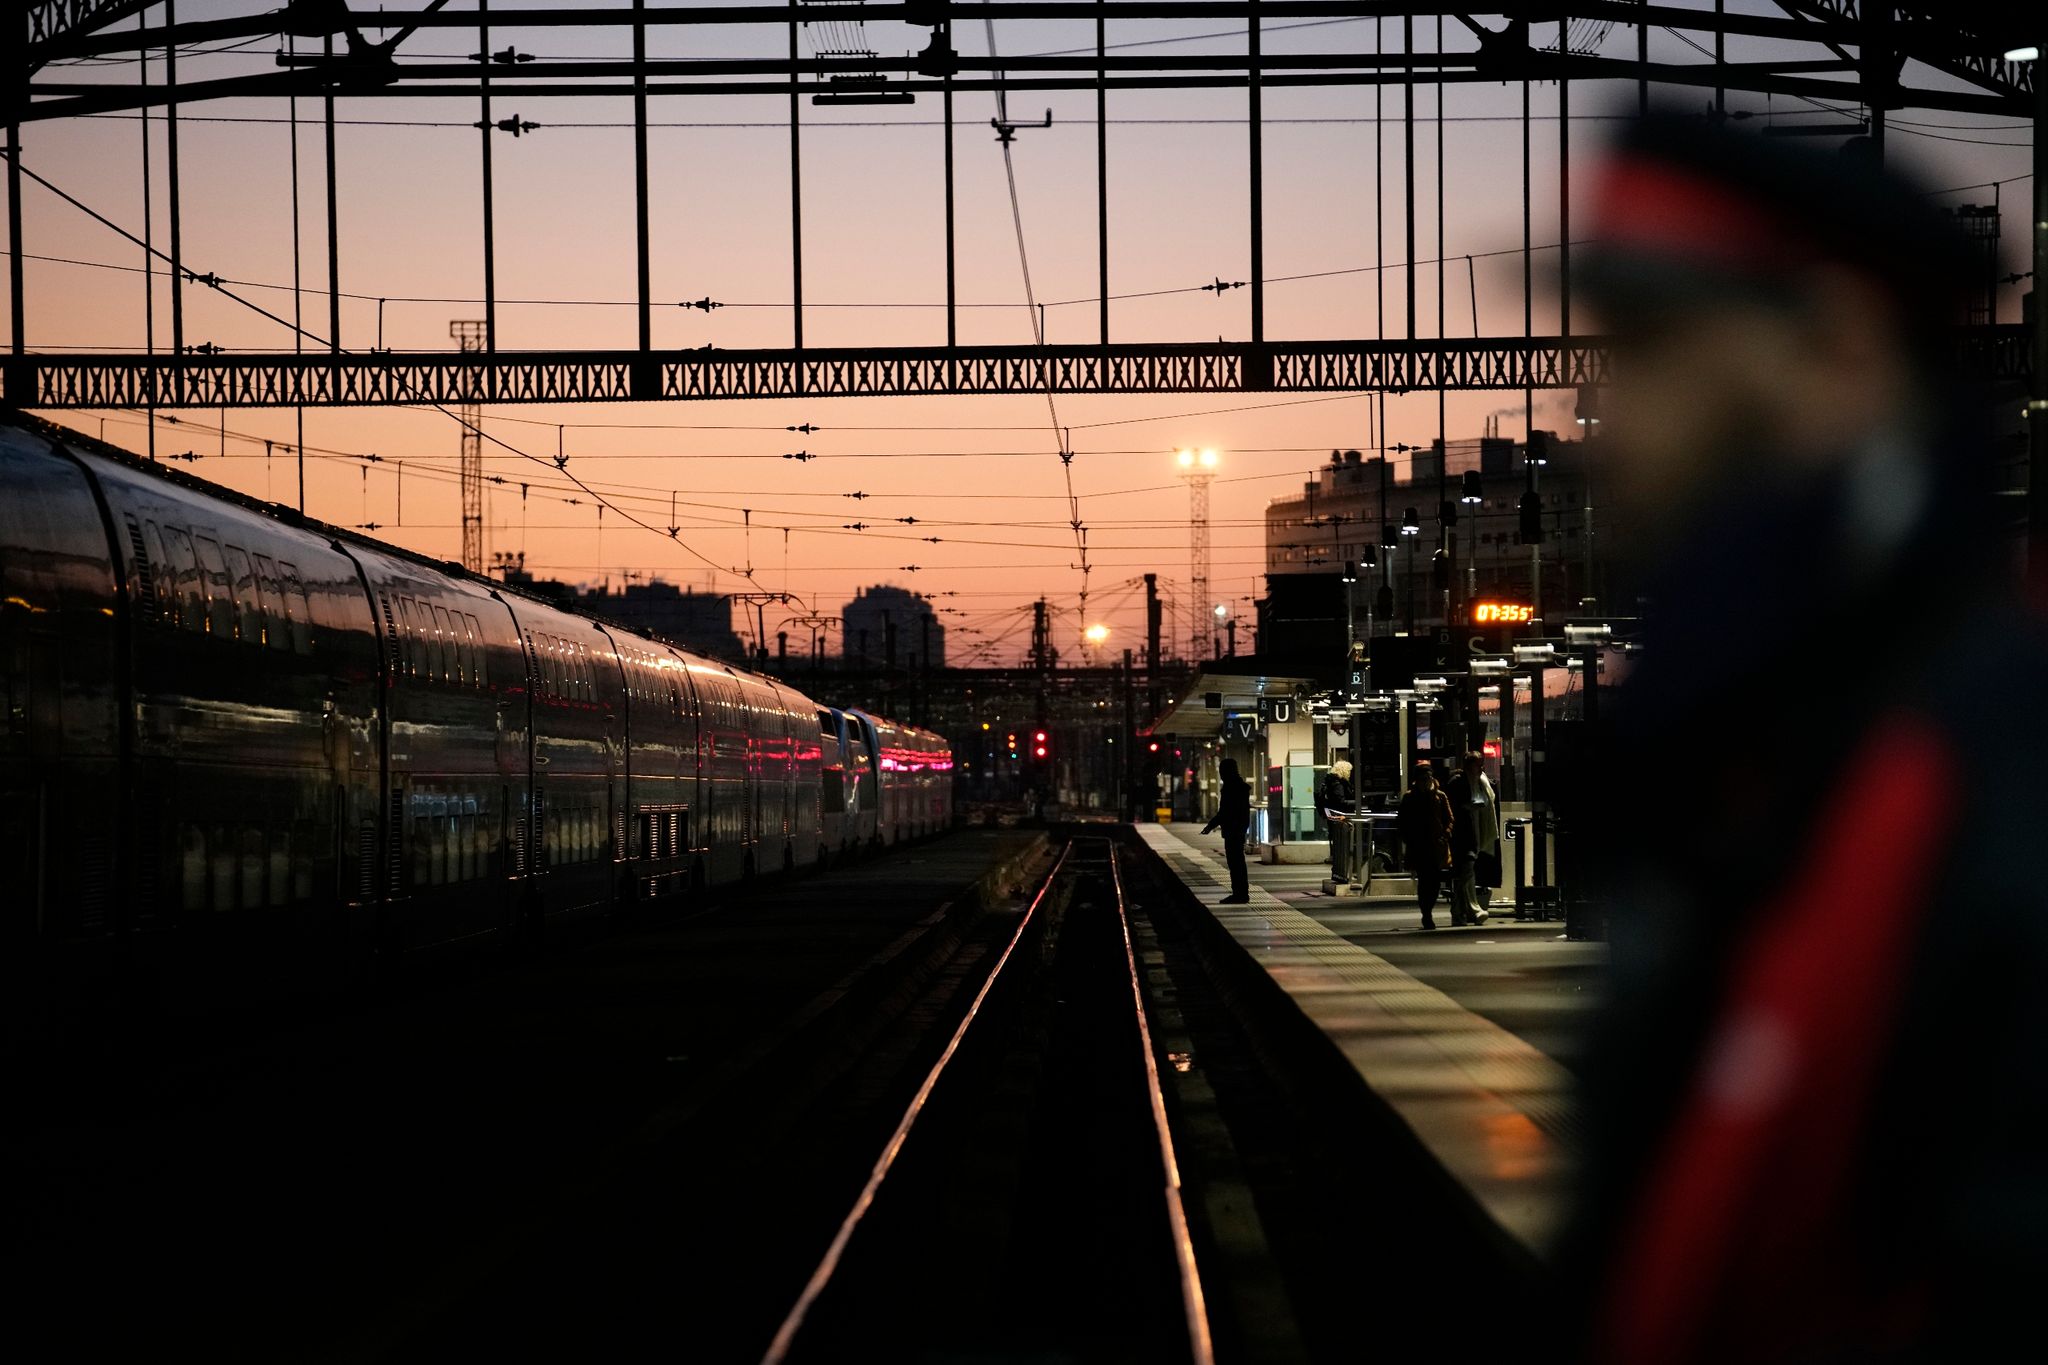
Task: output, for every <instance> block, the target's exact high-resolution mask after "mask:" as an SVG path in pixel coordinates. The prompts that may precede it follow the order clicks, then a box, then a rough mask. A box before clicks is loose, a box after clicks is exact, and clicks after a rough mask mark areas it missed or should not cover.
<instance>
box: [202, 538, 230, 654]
mask: <svg viewBox="0 0 2048 1365" xmlns="http://www.w3.org/2000/svg"><path fill="white" fill-rule="evenodd" d="M192 547H193V549H194V550H196V551H197V552H198V555H199V583H200V587H201V588H202V589H203V590H204V591H205V593H206V633H207V634H208V635H211V636H214V637H215V638H216V639H221V640H232V639H233V638H234V637H235V597H234V592H233V590H232V589H230V588H229V586H228V562H227V560H226V559H224V558H223V557H222V556H221V552H220V542H219V541H216V540H215V539H213V537H211V536H194V537H192Z"/></svg>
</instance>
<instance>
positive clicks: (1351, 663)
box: [1341, 655, 1372, 705]
mask: <svg viewBox="0 0 2048 1365" xmlns="http://www.w3.org/2000/svg"><path fill="white" fill-rule="evenodd" d="M1343 667H1344V672H1343V673H1342V675H1341V676H1342V677H1343V679H1344V686H1343V689H1342V691H1343V694H1344V695H1343V700H1344V701H1346V702H1348V703H1351V704H1353V705H1356V704H1357V703H1359V702H1362V701H1364V700H1365V697H1366V693H1368V692H1370V691H1372V664H1371V663H1370V662H1369V661H1368V660H1365V659H1353V658H1351V657H1349V656H1348V655H1347V656H1346V657H1345V660H1344V665H1343Z"/></svg>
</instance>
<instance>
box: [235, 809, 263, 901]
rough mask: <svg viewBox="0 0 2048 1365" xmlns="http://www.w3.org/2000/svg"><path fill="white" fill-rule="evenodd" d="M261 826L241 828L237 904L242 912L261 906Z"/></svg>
mask: <svg viewBox="0 0 2048 1365" xmlns="http://www.w3.org/2000/svg"><path fill="white" fill-rule="evenodd" d="M264 863H265V855H264V850H263V826H261V825H244V826H242V869H241V870H242V896H241V900H240V901H238V902H237V904H239V905H240V906H241V907H242V908H243V909H244V910H255V909H257V908H259V907H261V906H262V904H263V869H264Z"/></svg>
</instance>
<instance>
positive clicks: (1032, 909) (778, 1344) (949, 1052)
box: [761, 842, 1074, 1365]
mask: <svg viewBox="0 0 2048 1365" xmlns="http://www.w3.org/2000/svg"><path fill="white" fill-rule="evenodd" d="M1073 851H1074V845H1073V844H1072V843H1071V842H1069V843H1068V844H1067V846H1066V847H1065V848H1063V849H1061V850H1060V857H1059V861H1058V862H1056V863H1054V864H1053V867H1052V871H1051V872H1049V873H1047V874H1046V878H1045V884H1044V885H1043V886H1041V887H1039V888H1038V894H1037V895H1036V896H1033V897H1032V898H1031V904H1030V905H1028V906H1026V907H1025V910H1024V913H1023V915H1022V916H1020V917H1019V918H1018V920H1017V932H1016V933H1014V934H1012V935H1011V936H1010V942H1009V944H1008V945H1007V946H1006V947H1004V949H1003V955H1002V956H1001V957H999V958H997V959H996V965H995V966H994V967H993V968H992V969H990V971H989V974H988V976H987V978H986V979H985V980H983V982H982V983H981V989H980V990H978V991H976V992H975V994H974V999H973V1001H972V1002H971V1003H970V1004H969V1005H968V1006H967V1013H966V1015H965V1016H964V1017H963V1018H962V1019H961V1020H960V1024H959V1026H958V1027H957V1028H955V1029H954V1030H953V1036H952V1038H951V1039H950V1040H948V1042H947V1043H946V1050H945V1051H944V1052H942V1053H940V1054H939V1059H938V1060H937V1061H935V1062H933V1063H932V1069H931V1071H930V1072H928V1073H927V1074H926V1076H925V1078H924V1084H922V1085H920V1086H918V1088H917V1093H916V1094H915V1095H913V1096H912V1097H911V1100H910V1107H909V1108H907V1109H905V1110H904V1111H903V1117H902V1118H901V1119H900V1120H898V1121H897V1124H896V1131H895V1132H894V1133H892V1134H890V1136H889V1141H888V1144H887V1145H886V1146H885V1147H883V1148H882V1154H881V1155H880V1156H879V1157H877V1158H875V1165H874V1169H873V1170H871V1171H869V1172H868V1179H867V1184H865V1185H864V1186H862V1188H861V1192H860V1197H859V1198H857V1199H855V1200H854V1202H853V1207H852V1208H851V1209H849V1210H847V1213H846V1217H844V1218H843V1219H841V1220H840V1222H839V1230H838V1231H837V1232H836V1233H834V1234H833V1237H832V1242H831V1245H829V1246H828V1247H826V1248H825V1254H824V1256H823V1257H822V1258H820V1260H819V1261H818V1265H817V1268H816V1269H815V1270H813V1271H812V1272H811V1277H810V1279H809V1280H807V1281H806V1282H805V1283H804V1288H803V1292H802V1293H801V1294H799V1295H798V1296H797V1300H796V1303H795V1304H794V1305H792V1306H791V1308H790V1310H789V1312H788V1314H787V1315H786V1316H785V1317H784V1318H783V1320H782V1325H781V1326H780V1327H778V1328H777V1329H776V1331H775V1338H774V1340H772V1341H770V1342H769V1343H768V1349H767V1351H766V1352H765V1353H764V1354H763V1355H762V1357H761V1365H783V1362H785V1361H787V1360H788V1359H789V1352H790V1348H791V1347H793V1346H794V1345H795V1344H796V1338H797V1333H799V1332H801V1331H802V1330H803V1325H804V1319H805V1318H806V1317H808V1316H809V1315H810V1311H811V1308H812V1307H813V1305H815V1304H816V1303H817V1301H818V1296H819V1295H821V1294H823V1293H824V1292H825V1288H826V1286H827V1285H829V1284H831V1282H832V1276H833V1275H834V1274H836V1273H837V1272H838V1269H839V1263H840V1261H841V1260H842V1259H843V1258H844V1257H845V1255H846V1248H847V1245H848V1244H849V1243H851V1242H852V1240H853V1234H854V1232H855V1231H856V1230H857V1229H858V1228H859V1227H860V1224H861V1220H862V1219H863V1218H865V1217H866V1216H867V1212H868V1210H869V1209H870V1208H871V1207H873V1205H874V1202H875V1195H876V1194H877V1193H878V1192H879V1191H880V1190H881V1188H882V1182H883V1181H884V1180H886V1179H888V1177H889V1171H890V1170H891V1168H893V1167H894V1166H895V1164H896V1158H897V1156H898V1155H900V1154H901V1153H902V1151H903V1144H904V1143H905V1142H906V1141H908V1140H909V1138H910V1130H911V1128H912V1127H913V1126H914V1125H915V1124H916V1123H917V1120H918V1118H919V1117H920V1116H921V1115H922V1114H923V1113H924V1108H925V1103H926V1101H928V1100H929V1099H930V1098H931V1094H932V1090H933V1088H934V1087H936V1086H937V1085H938V1083H939V1077H940V1076H941V1075H943V1074H944V1072H945V1070H946V1067H947V1066H948V1065H950V1064H951V1063H952V1060H953V1056H954V1054H955V1053H957V1052H958V1051H959V1050H960V1043H961V1040H962V1039H964V1038H965V1037H966V1036H967V1030H968V1029H969V1028H971V1027H972V1026H973V1024H974V1021H975V1019H976V1018H977V1017H978V1016H979V1015H980V1013H981V1006H982V1002H983V1001H985V1000H987V999H988V994H989V992H990V991H991V990H992V989H994V987H995V984H996V982H997V980H999V979H1000V978H1001V977H1002V974H1003V968H1004V967H1005V966H1007V965H1008V964H1009V961H1010V958H1011V956H1012V955H1013V954H1014V953H1015V952H1016V951H1017V945H1018V944H1019V943H1022V942H1023V941H1024V934H1025V931H1026V930H1028V929H1029V928H1030V927H1031V921H1032V920H1033V919H1034V918H1036V916H1037V913H1038V907H1039V906H1040V905H1042V904H1043V903H1044V901H1045V898H1046V896H1047V894H1048V893H1050V892H1051V890H1052V888H1053V886H1054V884H1056V883H1057V882H1058V881H1059V878H1060V870H1061V869H1062V868H1064V867H1065V866H1066V865H1067V857H1068V855H1069V854H1071V853H1072V852H1073Z"/></svg>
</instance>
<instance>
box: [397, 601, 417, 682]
mask: <svg viewBox="0 0 2048 1365" xmlns="http://www.w3.org/2000/svg"><path fill="white" fill-rule="evenodd" d="M420 653H421V650H420V628H419V623H418V622H417V621H415V620H414V619H413V614H412V599H411V598H410V597H406V596H403V595H401V596H400V597H399V599H398V657H399V666H400V667H401V668H402V669H403V670H404V671H405V672H406V673H408V674H415V673H418V672H419V668H420V664H421V662H422V660H421V658H420Z"/></svg>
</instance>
